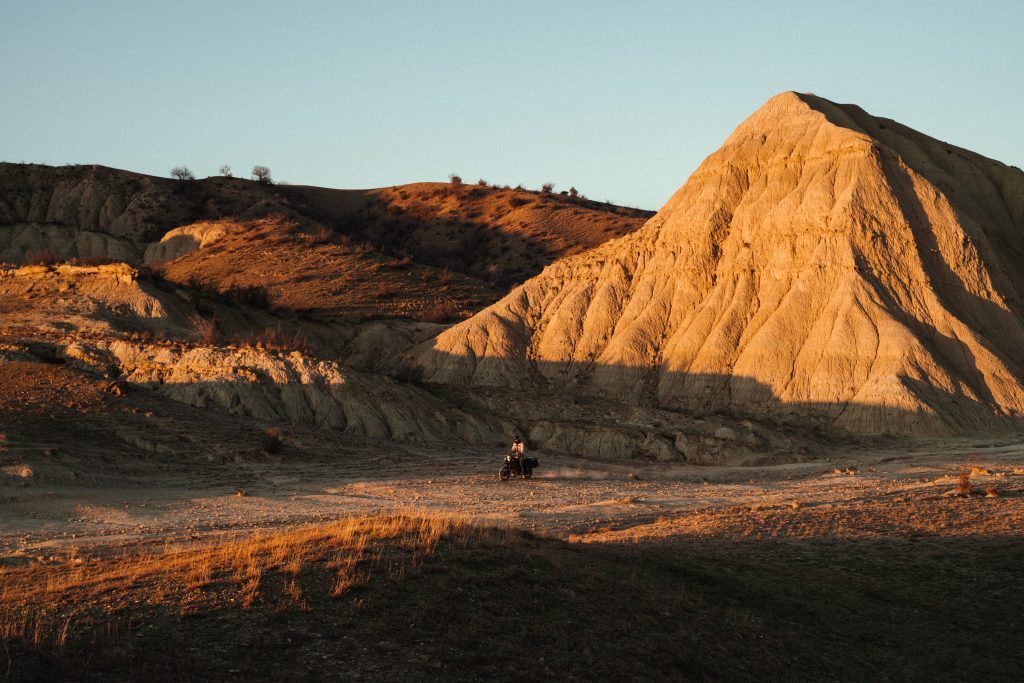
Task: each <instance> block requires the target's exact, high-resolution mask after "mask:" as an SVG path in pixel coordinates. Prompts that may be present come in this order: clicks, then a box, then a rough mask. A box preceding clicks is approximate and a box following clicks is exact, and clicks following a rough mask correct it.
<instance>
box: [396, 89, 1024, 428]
mask: <svg viewBox="0 0 1024 683" xmlns="http://www.w3.org/2000/svg"><path fill="white" fill-rule="evenodd" d="M1022 257H1024V173H1022V172H1021V171H1020V170H1019V169H1016V168H1013V167H1009V166H1006V165H1004V164H1002V163H999V162H997V161H993V160H991V159H987V158H985V157H982V156H980V155H978V154H974V153H972V152H969V151H967V150H964V149H960V148H957V147H954V146H952V145H949V144H946V143H943V142H941V141H939V140H935V139H933V138H930V137H928V136H925V135H923V134H921V133H918V132H916V131H914V130H911V129H909V128H907V127H905V126H902V125H900V124H898V123H896V122H893V121H890V120H886V119H879V118H875V117H872V116H871V115H869V114H867V113H866V112H864V111H863V110H861V109H860V108H858V107H855V106H851V105H837V104H834V103H832V102H829V101H827V100H824V99H822V98H819V97H815V96H812V95H798V94H795V93H783V94H781V95H778V96H776V97H774V98H772V99H771V100H770V101H769V102H768V103H767V104H765V105H764V107H762V108H761V109H760V110H758V111H757V112H756V113H754V114H753V115H752V116H751V117H750V118H749V119H747V120H746V121H745V122H744V123H743V124H741V125H740V126H739V127H738V128H737V129H736V130H735V131H734V133H733V134H732V135H731V136H730V137H729V138H728V139H727V140H726V142H725V144H724V145H723V146H722V148H721V149H719V150H718V151H717V152H715V153H714V154H712V155H711V156H709V157H708V158H707V159H706V160H705V161H704V163H703V164H701V166H700V167H699V168H698V169H697V171H696V172H694V174H693V175H692V176H691V177H690V179H689V180H688V181H687V182H686V184H685V185H684V186H683V187H682V188H681V189H680V190H679V191H678V192H677V193H676V194H675V195H674V196H673V197H672V198H671V200H670V201H669V202H668V203H667V204H666V205H665V206H664V207H663V208H662V209H661V211H660V212H659V213H658V214H657V215H656V216H655V217H654V218H652V219H651V220H650V221H648V223H647V224H646V225H645V226H644V227H643V228H641V229H640V230H639V231H637V232H636V233H633V234H631V235H628V236H625V237H623V238H620V239H617V240H613V241H611V242H608V243H606V244H604V245H602V246H600V247H598V248H596V249H594V250H592V251H589V252H586V253H584V254H581V255H578V256H574V257H570V258H567V259H564V260H561V261H558V262H556V263H554V264H552V265H551V266H549V267H547V268H546V269H545V270H544V272H543V273H542V274H541V275H539V276H537V277H535V278H533V279H531V280H529V281H528V282H526V283H525V284H524V285H523V286H521V287H518V288H517V289H515V290H514V291H512V292H511V293H510V294H509V295H508V296H506V297H505V298H504V299H502V300H501V301H499V302H498V303H496V304H494V305H493V306H491V307H490V308H488V309H486V310H484V311H482V312H481V313H479V314H477V315H476V316H474V317H473V318H471V319H469V320H467V321H465V322H463V323H461V324H459V325H456V326H454V327H452V328H450V329H449V330H447V331H445V332H444V333H443V334H441V335H439V336H438V337H437V338H436V339H435V340H432V341H431V342H429V343H426V344H424V345H423V346H422V347H420V348H419V349H418V351H417V354H416V357H417V360H418V362H419V363H420V364H421V365H422V367H423V368H424V371H425V376H426V378H427V379H428V380H429V381H432V382H439V383H451V384H461V385H470V386H477V387H479V386H499V387H500V386H505V387H524V386H532V387H561V386H566V387H571V390H572V391H573V392H575V393H577V394H580V395H586V394H592V395H597V396H605V397H611V398H615V399H616V400H620V401H623V402H626V403H629V404H634V405H649V406H658V407H664V408H668V409H671V410H681V411H688V412H690V413H694V412H697V413H711V412H725V413H730V414H734V415H742V416H753V417H757V418H769V419H772V420H779V419H785V420H792V421H795V422H800V423H811V424H816V425H828V426H834V427H838V428H842V429H844V430H850V431H853V432H869V433H878V432H883V433H919V434H934V433H963V432H971V431H975V430H982V429H984V430H992V429H1001V428H1014V427H1016V425H1018V424H1019V422H1018V421H1019V419H1020V418H1021V417H1022V415H1024V384H1022V382H1024V323H1022V308H1021V299H1020V295H1021V293H1022V292H1024V266H1022V263H1024V260H1022Z"/></svg>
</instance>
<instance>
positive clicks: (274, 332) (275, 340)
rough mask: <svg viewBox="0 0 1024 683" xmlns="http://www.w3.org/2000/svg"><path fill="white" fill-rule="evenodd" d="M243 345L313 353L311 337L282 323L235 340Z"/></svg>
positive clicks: (272, 349)
mask: <svg viewBox="0 0 1024 683" xmlns="http://www.w3.org/2000/svg"><path fill="white" fill-rule="evenodd" d="M233 341H234V342H235V343H237V344H239V345H242V346H252V347H254V348H258V349H269V350H271V351H286V352H288V351H298V352H300V353H305V354H310V353H313V351H314V349H313V345H312V344H310V343H309V339H307V338H306V336H305V335H304V334H302V333H301V332H298V331H288V330H285V329H284V327H282V326H281V325H277V326H276V327H266V328H264V329H262V330H260V331H258V332H253V333H251V334H249V335H243V336H241V337H238V338H236V339H234V340H233Z"/></svg>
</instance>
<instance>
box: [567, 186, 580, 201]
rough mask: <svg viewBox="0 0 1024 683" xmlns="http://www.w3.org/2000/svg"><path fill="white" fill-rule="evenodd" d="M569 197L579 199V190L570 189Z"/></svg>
mask: <svg viewBox="0 0 1024 683" xmlns="http://www.w3.org/2000/svg"><path fill="white" fill-rule="evenodd" d="M569 196H570V197H573V198H575V197H579V196H580V193H579V190H577V189H576V188H575V187H570V188H569Z"/></svg>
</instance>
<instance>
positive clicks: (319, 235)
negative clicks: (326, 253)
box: [306, 225, 334, 244]
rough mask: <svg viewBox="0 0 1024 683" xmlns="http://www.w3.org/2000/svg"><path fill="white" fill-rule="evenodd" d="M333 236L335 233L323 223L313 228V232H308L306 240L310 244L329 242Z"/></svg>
mask: <svg viewBox="0 0 1024 683" xmlns="http://www.w3.org/2000/svg"><path fill="white" fill-rule="evenodd" d="M333 237H334V233H332V232H331V231H330V230H328V229H327V227H326V226H323V225H317V226H316V227H315V228H313V232H310V233H306V241H307V242H308V243H309V244H327V243H329V242H330V241H331V239H332V238H333Z"/></svg>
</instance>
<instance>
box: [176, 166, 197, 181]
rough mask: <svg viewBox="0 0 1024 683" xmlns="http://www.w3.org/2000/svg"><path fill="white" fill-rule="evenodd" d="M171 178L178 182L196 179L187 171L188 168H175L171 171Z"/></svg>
mask: <svg viewBox="0 0 1024 683" xmlns="http://www.w3.org/2000/svg"><path fill="white" fill-rule="evenodd" d="M171 177H172V178H177V179H178V180H195V179H196V177H195V176H194V175H193V174H192V171H190V170H189V168H188V166H175V167H174V168H172V169H171Z"/></svg>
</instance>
